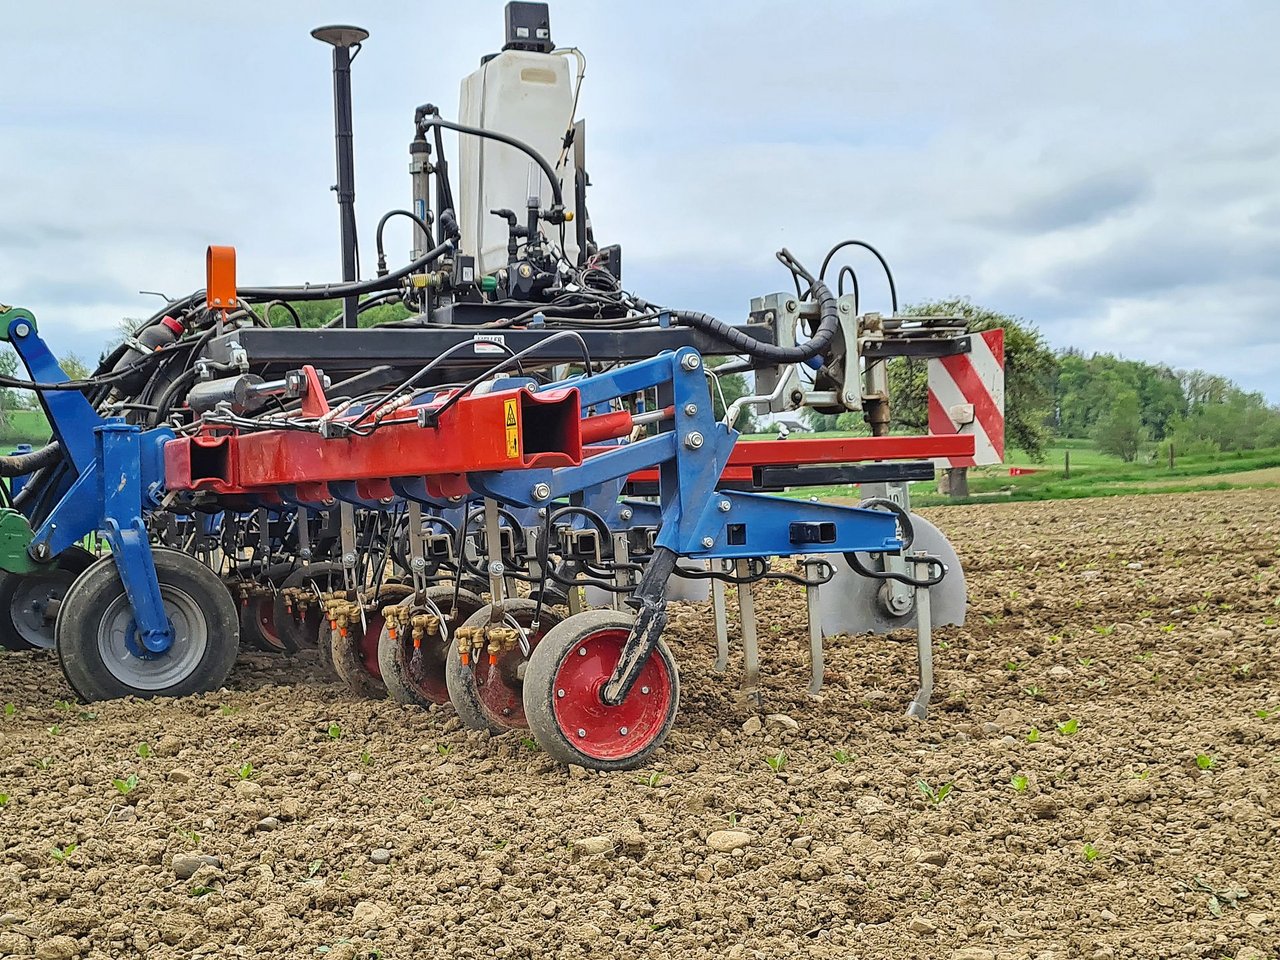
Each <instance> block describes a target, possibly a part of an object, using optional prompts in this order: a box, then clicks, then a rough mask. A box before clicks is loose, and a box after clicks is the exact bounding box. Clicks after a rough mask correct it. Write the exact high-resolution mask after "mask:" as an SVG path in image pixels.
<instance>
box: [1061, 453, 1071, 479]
mask: <svg viewBox="0 0 1280 960" xmlns="http://www.w3.org/2000/svg"><path fill="white" fill-rule="evenodd" d="M1062 479H1064V480H1070V479H1071V451H1070V450H1066V451H1064V452H1063V454H1062Z"/></svg>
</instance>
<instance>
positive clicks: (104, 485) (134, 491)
mask: <svg viewBox="0 0 1280 960" xmlns="http://www.w3.org/2000/svg"><path fill="white" fill-rule="evenodd" d="M3 317H4V326H3V329H2V330H0V338H3V339H6V340H8V341H9V342H10V343H12V344H13V348H14V349H15V350H16V351H17V353H18V356H19V358H20V359H21V360H22V362H23V364H24V365H25V366H26V368H27V371H28V372H29V373H30V374H31V379H32V380H34V381H35V382H37V383H66V382H67V381H68V377H67V375H66V373H65V372H64V371H63V369H62V367H60V366H59V365H58V361H57V359H56V358H55V357H54V355H53V353H52V352H51V351H50V350H49V347H48V345H47V344H46V343H45V342H44V340H43V339H42V338H41V337H40V335H39V334H38V333H37V332H36V322H35V317H34V316H32V315H31V313H29V312H28V311H25V310H8V311H6V312H5V313H4V314H3ZM37 396H38V397H39V398H40V402H41V404H42V405H43V406H44V409H45V412H46V414H47V415H48V417H49V425H50V426H51V427H52V429H53V433H54V436H56V437H57V438H58V442H59V443H61V444H62V448H63V450H64V451H65V452H66V454H67V458H68V459H69V460H70V461H71V465H72V467H74V469H75V473H76V477H75V479H74V481H72V482H71V485H70V487H69V488H68V490H67V491H66V493H64V494H63V496H62V498H61V499H60V500H59V501H58V503H57V505H56V506H55V507H54V508H53V510H52V511H51V512H50V514H49V516H48V517H47V518H46V519H45V521H44V522H43V523H42V524H41V525H40V527H39V528H38V529H37V530H36V531H35V532H34V535H33V536H32V540H31V546H30V547H29V550H30V552H31V554H32V556H33V557H35V559H37V560H41V561H48V560H50V559H52V558H53V557H56V556H58V554H60V553H62V551H64V550H66V549H67V548H68V547H71V546H74V545H75V544H78V543H79V542H80V541H81V540H83V539H84V538H85V537H86V536H87V535H89V534H90V533H93V532H95V531H96V532H101V533H103V534H105V535H106V537H107V541H108V542H109V543H110V544H111V555H112V558H113V559H114V560H115V564H116V569H117V570H118V571H119V573H120V580H121V582H122V583H123V585H124V590H125V594H126V595H127V596H128V598H129V603H130V605H131V606H132V607H133V614H134V622H135V623H136V625H137V628H138V629H137V636H136V638H134V639H136V641H137V642H138V644H140V646H138V647H136V648H134V647H133V643H132V640H131V642H130V643H131V648H132V649H133V650H134V653H135V654H136V655H137V656H140V657H149V656H158V655H159V654H162V653H164V652H165V651H166V650H168V649H169V647H170V645H171V644H172V643H173V628H172V627H171V626H170V624H169V621H168V618H167V617H166V616H165V612H164V601H163V599H162V598H161V596H160V583H159V580H158V579H157V577H156V567H155V558H154V557H153V556H152V554H151V543H150V540H149V538H148V534H147V528H146V525H145V523H144V521H143V509H144V506H146V507H151V506H154V505H155V501H156V498H157V497H158V496H159V495H160V492H161V490H162V489H163V483H164V457H163V444H164V443H165V441H167V440H172V439H173V431H172V430H169V429H167V428H161V429H157V430H150V431H147V432H145V433H144V432H143V431H142V429H141V428H140V427H137V426H133V425H130V424H126V423H124V422H123V421H120V420H106V419H104V418H103V417H102V416H101V415H99V413H98V412H97V411H96V410H95V409H94V408H93V405H92V404H90V403H89V401H88V400H87V399H86V398H85V396H84V394H83V393H81V392H80V391H78V390H44V391H40V392H39V393H38V394H37Z"/></svg>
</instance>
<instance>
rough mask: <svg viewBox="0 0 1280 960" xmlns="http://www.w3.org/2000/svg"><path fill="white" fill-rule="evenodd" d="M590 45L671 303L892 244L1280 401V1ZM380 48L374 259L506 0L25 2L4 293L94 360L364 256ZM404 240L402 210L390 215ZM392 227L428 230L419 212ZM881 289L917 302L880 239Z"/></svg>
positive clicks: (963, 12)
mask: <svg viewBox="0 0 1280 960" xmlns="http://www.w3.org/2000/svg"><path fill="white" fill-rule="evenodd" d="M551 12H552V32H553V36H554V39H555V40H556V41H557V43H559V44H561V45H577V46H580V47H582V48H583V50H584V51H585V53H586V54H587V57H588V71H587V80H586V84H585V87H584V90H583V94H582V103H581V108H580V114H581V115H583V116H585V117H586V118H587V122H588V138H587V142H588V160H589V162H588V166H589V169H590V171H591V174H592V178H593V180H594V182H595V183H596V185H597V186H596V188H595V190H594V192H593V194H592V207H591V209H592V217H593V220H594V221H595V223H596V228H597V235H598V236H601V237H602V238H603V239H607V240H616V241H618V242H621V243H622V244H623V246H624V250H625V255H624V262H625V270H626V281H627V285H628V286H629V287H631V288H632V289H635V290H637V291H638V292H640V293H642V294H643V295H644V296H645V297H647V298H648V299H650V300H654V301H657V302H663V303H669V304H672V305H680V306H685V307H689V308H696V309H703V310H707V311H711V312H714V313H717V314H718V315H720V316H723V317H725V318H737V317H740V316H741V315H742V314H743V313H744V311H745V308H746V303H747V300H748V299H749V298H750V297H751V296H753V295H756V294H760V293H764V292H768V291H771V290H777V289H783V288H785V287H786V286H787V284H788V282H789V281H788V279H787V277H786V275H785V273H784V272H783V271H782V270H781V268H780V267H779V266H778V265H777V263H776V262H775V261H774V260H773V251H774V250H775V249H776V248H777V247H778V246H780V245H782V244H785V245H787V246H788V247H790V248H791V249H792V250H793V251H794V252H795V253H796V254H797V255H799V256H800V257H801V258H802V259H804V260H806V261H808V262H810V263H816V262H817V261H819V260H820V259H821V257H822V255H823V254H824V253H825V251H826V249H827V248H828V247H829V246H831V244H832V243H834V242H835V241H837V240H839V239H843V238H846V237H859V238H862V239H865V240H868V241H870V242H872V243H874V244H876V245H877V246H878V247H879V248H880V249H881V250H882V251H883V252H884V253H885V255H886V256H887V257H888V258H889V260H890V262H891V263H892V265H893V267H894V270H895V273H896V275H897V280H898V285H899V289H900V290H901V292H902V295H903V297H904V299H906V300H907V301H919V300H924V299H928V298H935V297H945V296H951V295H963V296H969V297H971V298H973V299H974V300H975V301H978V302H980V303H982V304H984V305H986V306H989V307H991V308H994V309H997V310H1000V311H1004V312H1010V313H1016V314H1020V315H1021V316H1023V317H1025V318H1026V319H1027V320H1030V321H1032V322H1034V323H1035V324H1037V325H1038V326H1039V327H1040V328H1041V329H1042V330H1043V331H1044V332H1045V334H1046V335H1047V336H1048V338H1049V339H1050V341H1051V342H1052V343H1053V344H1055V345H1057V346H1068V345H1072V346H1078V347H1082V348H1084V349H1085V350H1106V351H1112V352H1115V353H1120V354H1122V355H1124V356H1127V357H1134V358H1140V359H1145V360H1151V361H1158V362H1165V363H1169V364H1172V365H1174V366H1184V367H1187V366H1197V367H1202V368H1205V369H1209V370H1212V371H1214V372H1217V373H1223V374H1227V375H1229V376H1232V377H1235V378H1236V379H1238V380H1239V381H1240V382H1241V383H1243V384H1244V385H1246V386H1248V387H1250V388H1253V389H1258V390H1263V391H1265V392H1266V393H1267V394H1268V396H1269V397H1270V398H1271V400H1273V401H1277V402H1280V377H1278V376H1277V373H1278V372H1280V57H1277V55H1276V42H1277V40H1278V39H1280V4H1275V3H1271V2H1263V0H1259V2H1256V3H1235V2H1222V3H1204V2H1201V0H1162V2H1155V3H1138V2H1126V3H1122V4H1117V3H1114V2H1106V3H1080V2H1072V3H1060V4H1057V5H1056V7H1051V6H1050V5H1048V4H1027V3H1023V2H979V3H963V4H956V3H942V2H932V3H923V2H903V0H895V2H892V3H889V2H881V3H876V4H871V3H861V2H858V3H854V2H841V3H819V2H809V3H783V2H780V0H776V2H773V3H764V2H757V0H738V2H733V3H728V2H709V0H702V2H700V0H681V2H678V3H675V2H666V0H660V2H655V0H647V2H645V3H627V4H623V3H600V2H587V0H556V2H553V3H552V10H551ZM332 22H349V23H357V24H360V25H362V26H364V27H366V28H367V29H369V30H370V31H371V33H372V36H371V38H370V39H369V41H368V42H367V43H366V44H365V47H364V50H363V52H362V53H361V55H360V56H359V58H358V59H357V61H356V63H355V67H354V71H353V73H354V83H355V104H356V120H355V132H356V171H357V210H358V213H359V215H360V220H361V224H362V227H363V230H362V234H361V238H362V246H363V253H364V257H363V260H364V263H365V264H367V265H369V266H370V267H371V266H372V264H373V261H374V256H373V252H372V228H373V224H374V222H376V219H377V217H378V216H379V215H380V214H381V212H382V211H384V210H386V209H389V208H391V207H395V206H405V205H407V203H408V177H407V172H406V169H407V154H406V146H407V143H408V140H409V138H410V135H411V133H412V112H413V108H414V107H415V106H416V105H417V104H419V103H422V102H425V101H432V102H436V103H440V104H442V105H445V106H446V108H447V111H448V112H449V113H450V114H452V113H453V111H455V110H456V103H457V90H458V82H459V80H460V79H461V78H462V76H463V75H464V74H466V73H467V72H469V71H470V70H471V69H473V68H474V66H475V65H476V63H477V61H478V58H479V57H480V55H481V54H483V53H487V52H492V51H495V50H496V49H498V47H500V45H501V39H502V4H501V3H500V2H493V0H484V2H481V0H467V2H465V3H448V4H446V3H442V2H436V0H411V2H390V0H384V2H379V3H377V4H373V3H364V4H362V3H356V2H346V3H337V2H327V0H321V2H306V3H304V2H291V0H273V2H271V3H262V2H249V0H226V2H222V3H218V4H173V3H168V2H166V3H159V2H154V3H142V2H135V3H130V4H127V5H126V4H114V3H113V4H105V3H101V2H92V3H91V2H74V0H66V2H49V3H41V4H30V3H24V4H17V3H12V4H6V5H5V28H6V35H7V37H8V41H9V42H8V43H7V44H6V51H5V64H4V79H3V81H0V130H2V131H3V148H2V149H0V184H3V187H2V189H0V302H4V303H16V304H21V305H23V306H27V307H30V308H32V309H33V310H34V311H36V313H37V316H39V317H40V318H41V320H42V327H43V329H44V330H46V331H47V332H48V334H49V336H50V338H51V339H52V341H53V343H54V346H55V348H56V349H59V350H76V351H78V352H79V353H80V354H81V355H83V356H86V357H90V358H95V357H96V355H97V352H98V350H99V348H100V346H101V344H102V343H103V342H104V341H105V340H106V339H107V338H108V337H109V336H110V334H111V332H112V331H113V330H114V328H115V326H116V324H117V323H118V321H119V319H120V318H121V317H123V316H137V315H141V314H145V313H148V312H150V311H151V310H153V309H154V308H155V306H156V305H157V302H156V301H155V299H154V298H148V297H144V296H139V294H138V291H139V290H161V291H164V292H165V293H168V294H170V295H177V294H180V293H184V292H187V291H189V290H192V289H195V288H197V287H200V286H202V285H203V277H202V274H203V266H204V264H203V253H204V248H205V246H206V245H207V244H208V243H211V242H215V243H232V244H234V245H235V246H236V247H237V248H238V250H239V264H240V270H239V272H240V277H241V280H242V282H243V283H245V284H246V285H247V284H250V283H255V284H256V283H276V282H300V281H303V280H313V281H323V280H330V279H337V277H338V273H339V270H338V255H337V213H336V206H335V201H334V197H333V195H332V194H331V193H330V192H329V186H330V185H331V184H332V182H333V179H334V173H333V146H332V105H331V86H330V78H329V51H328V48H327V47H324V46H322V45H321V44H319V43H317V42H316V41H315V40H312V39H311V38H310V37H309V36H308V31H309V29H310V28H311V27H314V26H317V25H319V24H322V23H332ZM390 231H394V233H392V232H390ZM389 236H391V237H392V242H391V244H390V246H391V248H392V249H393V250H407V248H408V246H409V239H408V234H407V230H405V228H404V227H403V226H402V225H400V224H396V225H395V226H394V227H393V228H389ZM857 266H858V269H859V275H860V276H861V277H863V284H864V289H865V290H866V295H865V296H864V305H865V306H866V307H867V308H871V309H875V308H884V309H887V306H888V304H887V300H886V299H885V297H884V295H883V293H878V292H876V291H875V289H874V287H875V284H874V282H873V281H872V280H871V277H872V275H873V271H872V269H871V265H870V264H869V263H864V262H859V263H858V264H857Z"/></svg>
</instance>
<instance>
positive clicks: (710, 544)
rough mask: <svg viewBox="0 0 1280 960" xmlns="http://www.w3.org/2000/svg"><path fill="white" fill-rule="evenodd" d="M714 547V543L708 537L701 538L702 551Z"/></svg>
mask: <svg viewBox="0 0 1280 960" xmlns="http://www.w3.org/2000/svg"><path fill="white" fill-rule="evenodd" d="M715 545H716V542H715V541H714V540H712V539H711V538H710V537H703V538H702V547H703V549H704V550H710V549H711V548H712V547H714V546H715Z"/></svg>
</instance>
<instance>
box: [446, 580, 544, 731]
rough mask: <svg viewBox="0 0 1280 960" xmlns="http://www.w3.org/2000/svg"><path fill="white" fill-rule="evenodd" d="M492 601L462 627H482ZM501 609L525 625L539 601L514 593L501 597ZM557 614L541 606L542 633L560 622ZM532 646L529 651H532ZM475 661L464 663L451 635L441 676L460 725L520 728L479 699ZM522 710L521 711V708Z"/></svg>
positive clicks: (481, 728) (536, 640)
mask: <svg viewBox="0 0 1280 960" xmlns="http://www.w3.org/2000/svg"><path fill="white" fill-rule="evenodd" d="M493 607H494V605H493V604H491V603H490V604H485V605H484V606H483V607H481V608H480V609H479V610H477V611H476V612H475V613H474V614H473V615H472V616H470V617H468V618H467V621H466V623H464V624H463V626H464V627H483V626H485V625H487V624H488V623H490V622H491V620H492V617H493V612H492V611H493ZM501 607H502V609H503V611H504V612H506V613H510V614H511V615H512V616H514V617H515V618H516V620H517V622H520V623H521V625H522V626H524V625H526V623H525V622H526V621H531V620H532V619H533V614H534V613H535V612H536V610H537V608H538V605H537V603H535V602H534V601H532V600H529V599H527V598H524V597H515V598H512V599H510V600H504V601H503V602H502V604H501ZM560 619H561V618H560V615H559V614H558V613H556V612H554V611H553V610H551V608H549V607H545V606H544V607H543V608H542V630H541V632H542V633H543V634H545V633H546V631H547V630H550V629H551V628H553V627H554V626H555V625H556V624H558V623H559V622H560ZM538 641H539V638H538V637H535V638H533V644H532V650H536V649H537V648H538ZM532 650H531V651H530V652H531V653H532ZM475 667H476V665H475V664H474V663H472V664H470V665H467V666H464V665H463V663H462V657H461V656H460V654H459V650H458V640H457V637H456V635H455V637H454V639H453V640H451V641H450V642H449V653H448V656H447V657H446V658H445V667H444V678H445V684H446V685H447V686H448V688H449V702H450V703H451V704H453V709H454V712H456V713H457V714H458V719H460V720H461V721H462V723H463V726H466V727H469V728H470V729H472V730H489V731H490V732H492V733H502V732H504V731H507V730H513V729H523V727H524V723H523V721H521V722H519V723H510V722H503V721H502V720H500V719H499V718H497V717H496V716H493V715H492V714H491V713H490V712H489V711H488V710H486V709H485V707H484V704H483V703H482V702H481V699H480V688H479V686H478V685H477V683H476V675H475ZM522 712H523V711H522Z"/></svg>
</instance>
